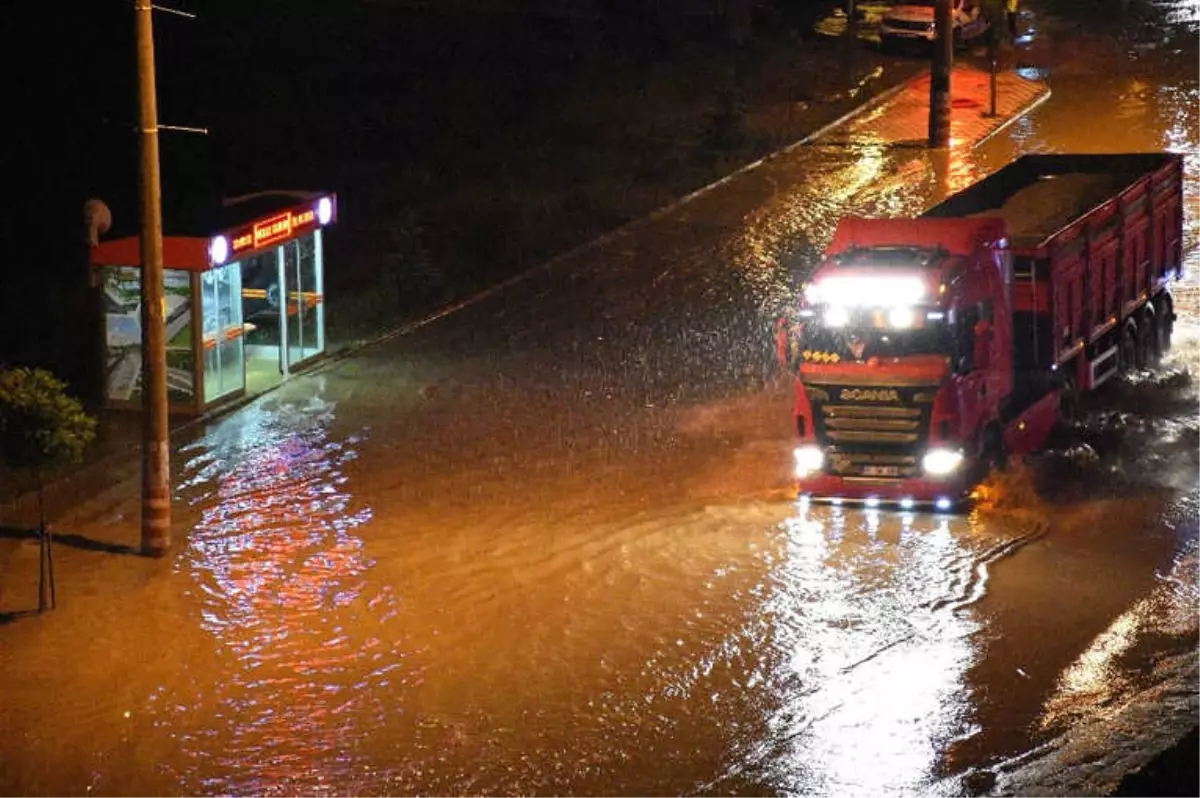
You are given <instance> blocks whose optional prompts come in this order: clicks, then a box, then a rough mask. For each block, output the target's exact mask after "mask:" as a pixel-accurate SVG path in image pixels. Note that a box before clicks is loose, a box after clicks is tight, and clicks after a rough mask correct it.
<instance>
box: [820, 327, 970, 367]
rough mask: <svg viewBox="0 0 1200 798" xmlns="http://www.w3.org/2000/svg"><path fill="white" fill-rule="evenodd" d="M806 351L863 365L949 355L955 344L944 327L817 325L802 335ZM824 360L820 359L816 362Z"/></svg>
mask: <svg viewBox="0 0 1200 798" xmlns="http://www.w3.org/2000/svg"><path fill="white" fill-rule="evenodd" d="M801 345H802V348H803V349H804V350H807V351H809V352H812V353H814V354H817V353H820V355H824V356H826V357H827V356H829V355H837V356H838V360H840V361H851V362H853V361H862V360H867V359H869V358H872V357H880V358H894V357H912V356H913V355H950V354H951V352H952V351H953V340H952V339H951V337H950V333H949V330H948V329H947V327H946V325H945V324H933V325H928V326H926V327H922V328H919V329H912V330H887V329H879V328H874V327H861V328H856V327H826V326H824V325H820V324H817V323H815V322H809V323H808V324H805V325H804V330H803V332H802V333H801ZM821 360H822V358H821V357H820V356H818V357H817V358H816V361H817V362H821Z"/></svg>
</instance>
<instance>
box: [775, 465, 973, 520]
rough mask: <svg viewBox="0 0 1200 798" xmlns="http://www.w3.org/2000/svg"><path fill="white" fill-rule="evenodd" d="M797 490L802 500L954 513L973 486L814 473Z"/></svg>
mask: <svg viewBox="0 0 1200 798" xmlns="http://www.w3.org/2000/svg"><path fill="white" fill-rule="evenodd" d="M796 487H797V493H798V495H799V496H800V497H801V498H807V499H808V500H809V501H813V502H819V503H827V504H853V505H860V506H864V507H889V508H899V509H902V510H912V509H917V508H922V509H932V510H937V511H939V512H954V511H956V510H959V509H962V508H964V507H965V506H966V504H967V503H968V502H969V501H970V498H971V492H972V489H973V488H974V485H973V484H972V483H971V482H970V480H968V479H967V478H966V477H965V476H960V477H954V478H951V479H924V478H914V479H867V478H862V477H841V476H837V475H835V474H814V475H813V476H811V477H806V478H804V479H800V480H797V483H796Z"/></svg>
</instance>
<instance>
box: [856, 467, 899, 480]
mask: <svg viewBox="0 0 1200 798" xmlns="http://www.w3.org/2000/svg"><path fill="white" fill-rule="evenodd" d="M863 475H864V476H868V477H898V476H900V466H881V465H869V466H863Z"/></svg>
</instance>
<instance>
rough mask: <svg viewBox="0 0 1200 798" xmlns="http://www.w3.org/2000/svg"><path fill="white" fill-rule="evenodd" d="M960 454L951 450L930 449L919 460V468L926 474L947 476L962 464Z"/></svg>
mask: <svg viewBox="0 0 1200 798" xmlns="http://www.w3.org/2000/svg"><path fill="white" fill-rule="evenodd" d="M962 460H963V456H962V452H957V451H953V450H951V449H930V450H929V451H928V452H926V453H925V457H923V458H922V459H921V467H922V468H923V469H925V473H926V474H932V475H935V476H941V475H944V474H949V473H950V472H951V471H954V470H955V469H956V468H958V467H959V465H961V464H962Z"/></svg>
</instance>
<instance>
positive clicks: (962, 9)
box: [879, 0, 988, 52]
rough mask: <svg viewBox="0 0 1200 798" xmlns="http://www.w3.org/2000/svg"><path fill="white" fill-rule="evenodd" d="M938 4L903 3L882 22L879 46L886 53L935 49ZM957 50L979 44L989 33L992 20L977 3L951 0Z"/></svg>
mask: <svg viewBox="0 0 1200 798" xmlns="http://www.w3.org/2000/svg"><path fill="white" fill-rule="evenodd" d="M935 5H936V0H903V1H902V2H899V3H896V4H895V5H893V6H892V7H891V8H890V9H888V10H887V12H885V13H884V15H883V18H882V19H880V21H879V43H880V46H881V47H882V48H883V50H884V51H885V52H887V51H892V50H896V49H899V48H901V47H904V46H913V45H922V46H924V45H931V44H933V40H934V38H935V33H936V31H935V28H934V6H935ZM950 18H951V20H952V23H953V26H954V32H953V34H952V35H953V37H954V48H955V49H959V48H962V47H965V46H967V45H968V44H970V43H972V42H974V41H976V40H977V39H979V38H980V37H981V36H983V35H984V34H985V33H987V30H988V20H987V17H986V16H984V14H983V11H982V10H981V9H980V7H979V3H978V2H976V0H951V11H950Z"/></svg>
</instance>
